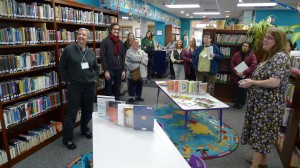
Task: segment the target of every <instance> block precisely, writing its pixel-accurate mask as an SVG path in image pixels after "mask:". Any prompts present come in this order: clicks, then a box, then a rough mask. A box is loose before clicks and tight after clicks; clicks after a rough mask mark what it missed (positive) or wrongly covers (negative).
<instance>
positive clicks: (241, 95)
mask: <svg viewBox="0 0 300 168" xmlns="http://www.w3.org/2000/svg"><path fill="white" fill-rule="evenodd" d="M235 87H236V88H235V98H234V104H241V105H245V104H246V99H247V89H245V88H241V87H239V86H238V85H236V86H235Z"/></svg>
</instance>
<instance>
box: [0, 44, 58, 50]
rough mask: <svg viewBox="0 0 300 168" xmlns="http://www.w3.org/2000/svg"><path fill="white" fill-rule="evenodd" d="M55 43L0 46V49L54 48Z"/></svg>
mask: <svg viewBox="0 0 300 168" xmlns="http://www.w3.org/2000/svg"><path fill="white" fill-rule="evenodd" d="M55 45H56V44H55V43H51V44H33V45H1V46H0V49H11V48H12V49H16V48H28V47H55Z"/></svg>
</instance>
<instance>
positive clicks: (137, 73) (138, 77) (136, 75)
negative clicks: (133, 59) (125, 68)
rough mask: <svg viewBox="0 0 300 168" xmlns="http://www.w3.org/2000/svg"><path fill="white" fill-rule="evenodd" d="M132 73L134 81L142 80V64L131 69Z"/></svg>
mask: <svg viewBox="0 0 300 168" xmlns="http://www.w3.org/2000/svg"><path fill="white" fill-rule="evenodd" d="M130 74H131V78H132V80H133V81H134V82H136V81H138V80H141V79H142V75H141V71H140V66H139V67H137V68H136V69H134V70H132V71H130Z"/></svg>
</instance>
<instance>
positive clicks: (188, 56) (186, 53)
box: [182, 48, 196, 74]
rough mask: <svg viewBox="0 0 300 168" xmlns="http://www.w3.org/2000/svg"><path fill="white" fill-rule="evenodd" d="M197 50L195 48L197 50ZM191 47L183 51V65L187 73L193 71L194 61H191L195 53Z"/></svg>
mask: <svg viewBox="0 0 300 168" xmlns="http://www.w3.org/2000/svg"><path fill="white" fill-rule="evenodd" d="M195 51H196V50H194V52H195ZM194 52H192V51H191V50H189V49H187V48H186V49H184V50H183V51H182V59H183V61H184V62H183V67H184V72H185V73H187V74H191V71H193V63H192V62H191V61H190V60H191V59H192V56H193V53H194Z"/></svg>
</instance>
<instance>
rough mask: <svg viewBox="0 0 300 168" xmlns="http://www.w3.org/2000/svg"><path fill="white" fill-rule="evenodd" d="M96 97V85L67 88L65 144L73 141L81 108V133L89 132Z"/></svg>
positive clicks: (70, 86)
mask: <svg viewBox="0 0 300 168" xmlns="http://www.w3.org/2000/svg"><path fill="white" fill-rule="evenodd" d="M95 95H96V83H95V84H91V85H87V86H75V85H69V86H67V114H66V115H65V119H64V128H63V129H64V135H63V142H64V143H67V142H68V141H72V140H73V131H74V128H75V120H76V116H77V112H78V109H79V107H80V108H81V121H80V122H81V123H80V128H81V132H82V133H85V132H87V131H89V128H88V123H89V121H90V120H91V118H92V112H93V103H94V99H95Z"/></svg>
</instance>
